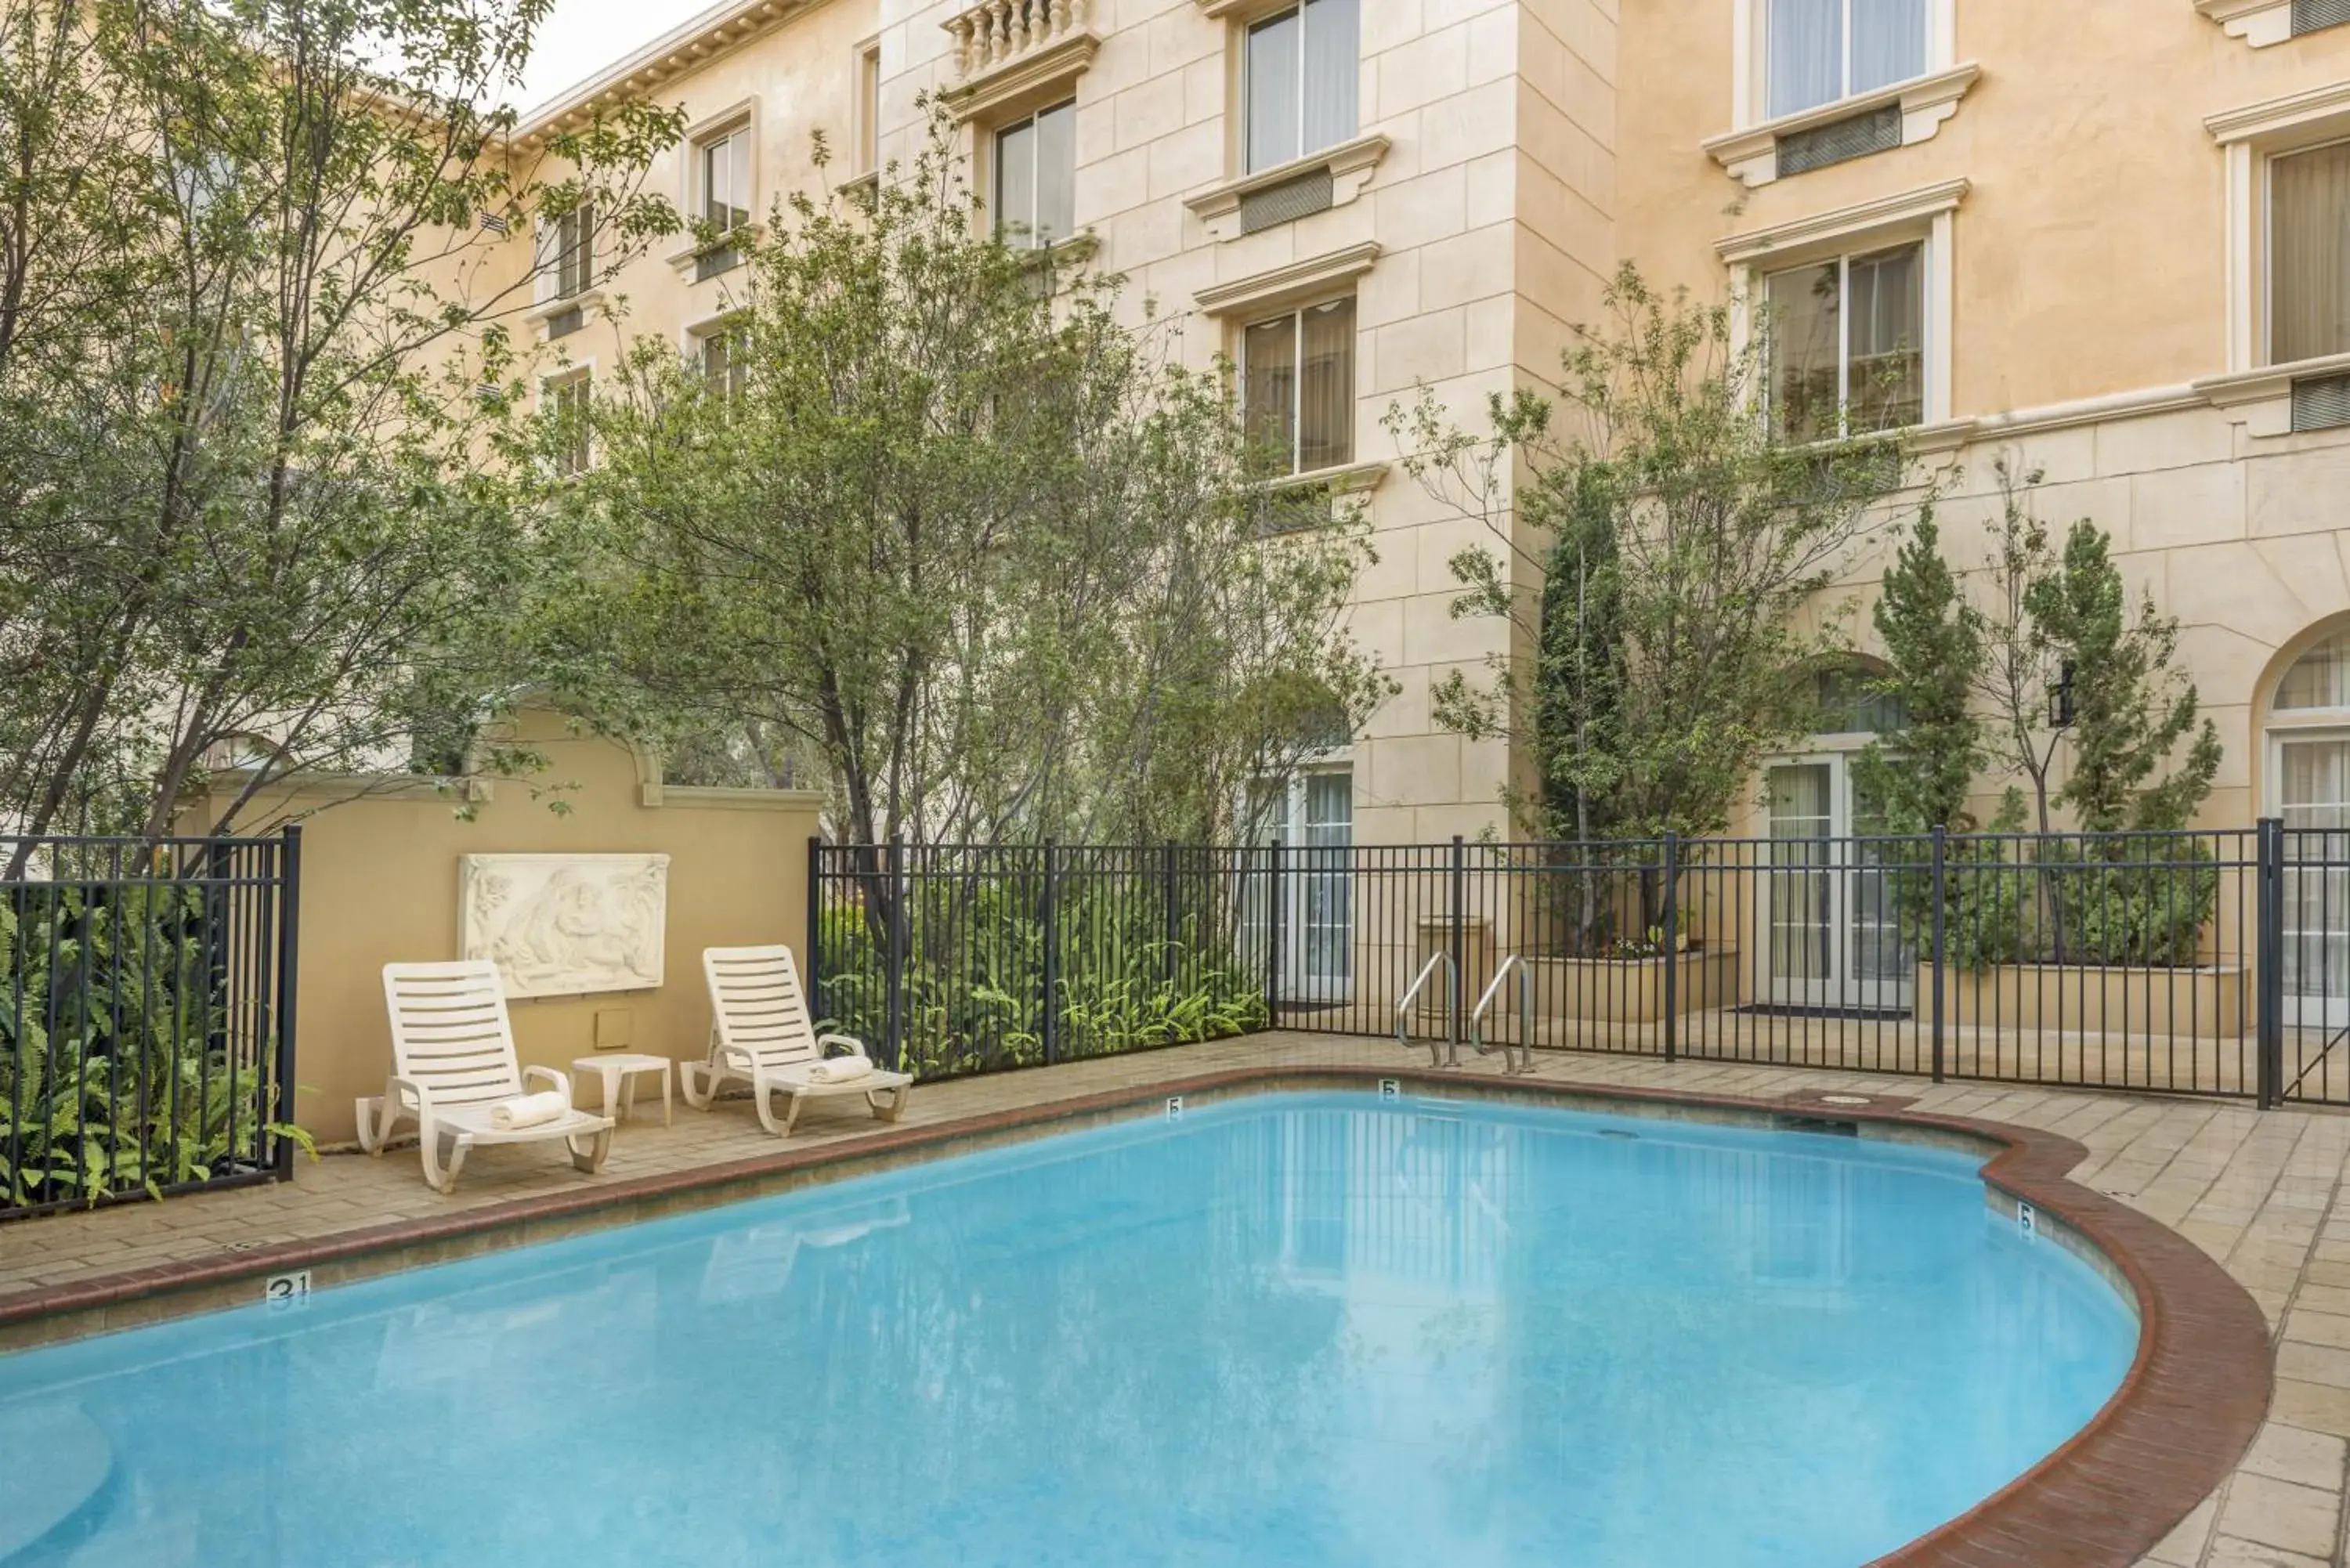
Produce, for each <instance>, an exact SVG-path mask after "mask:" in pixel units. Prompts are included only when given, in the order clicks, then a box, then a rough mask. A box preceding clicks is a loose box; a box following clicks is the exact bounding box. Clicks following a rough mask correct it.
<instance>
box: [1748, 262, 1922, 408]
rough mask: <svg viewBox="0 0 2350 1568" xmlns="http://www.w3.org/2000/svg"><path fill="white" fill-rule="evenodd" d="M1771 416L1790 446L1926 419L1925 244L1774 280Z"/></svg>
mask: <svg viewBox="0 0 2350 1568" xmlns="http://www.w3.org/2000/svg"><path fill="white" fill-rule="evenodd" d="M1763 298H1764V301H1765V304H1766V305H1767V306H1768V308H1769V312H1770V333H1771V379H1770V399H1771V406H1772V417H1773V422H1774V423H1776V425H1777V426H1778V428H1779V431H1780V432H1781V433H1782V434H1783V435H1785V436H1787V437H1789V438H1790V439H1793V440H1795V441H1825V440H1831V439H1834V438H1835V437H1838V436H1845V435H1860V434H1865V433H1867V432H1869V431H1889V430H1898V429H1899V428H1900V427H1902V426H1904V425H1914V424H1917V423H1918V422H1919V421H1922V420H1923V419H1924V418H1925V406H1926V376H1925V356H1924V353H1923V344H1924V340H1925V246H1924V245H1922V244H1905V245H1898V246H1896V247H1894V248H1892V249H1890V250H1882V251H1874V252H1871V253H1869V254H1865V255H1850V256H1837V257H1835V258H1834V259H1833V260H1829V261H1824V262H1814V263H1812V264H1810V265H1804V266H1799V267H1791V268H1789V269H1787V270H1786V271H1783V272H1774V273H1772V274H1770V275H1768V276H1767V277H1765V278H1764V280H1763Z"/></svg>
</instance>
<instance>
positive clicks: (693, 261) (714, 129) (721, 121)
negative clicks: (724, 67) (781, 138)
mask: <svg viewBox="0 0 2350 1568" xmlns="http://www.w3.org/2000/svg"><path fill="white" fill-rule="evenodd" d="M737 131H743V132H746V133H747V134H748V135H749V136H750V139H751V140H750V141H749V142H748V144H747V145H748V147H749V150H750V157H749V158H748V160H747V161H746V178H747V179H748V180H749V182H750V192H749V196H750V200H749V202H748V204H747V205H746V206H745V207H744V209H743V210H744V211H745V212H747V213H750V214H751V215H750V217H749V219H748V220H747V221H746V222H743V223H738V224H736V225H735V226H734V227H733V228H731V229H729V230H727V231H726V234H728V235H735V234H740V235H743V236H745V237H748V238H751V239H756V238H757V237H758V236H759V234H760V232H761V228H762V225H761V223H760V222H759V202H758V192H759V179H760V156H759V99H758V97H757V95H755V94H754V95H753V96H752V97H750V98H746V99H742V100H740V101H739V102H736V103H733V104H731V105H729V106H728V107H727V108H725V109H721V110H720V111H719V112H718V113H716V114H713V115H711V116H710V117H709V118H707V119H702V120H701V121H699V122H697V123H696V124H695V125H693V126H692V127H691V128H690V129H689V130H687V131H686V133H685V135H684V137H683V138H682V139H681V140H680V141H679V143H678V145H679V148H680V150H681V157H680V159H679V162H680V163H681V165H682V167H681V168H680V170H679V171H678V182H677V192H678V202H679V203H680V208H681V212H682V213H683V214H684V216H685V220H686V231H685V241H684V244H682V245H681V246H680V247H679V248H678V249H677V250H675V251H673V252H671V254H670V255H669V256H668V257H667V258H666V259H667V260H668V262H669V265H671V266H672V267H674V268H676V269H677V270H678V271H679V272H681V273H684V274H686V275H687V277H686V281H687V282H689V283H697V282H702V281H705V280H703V279H700V278H696V277H694V276H692V275H691V274H692V272H693V270H694V268H695V266H696V265H697V264H698V263H699V262H700V261H701V259H702V256H703V255H705V254H712V253H713V252H715V251H718V250H723V249H725V248H726V247H725V245H724V244H723V243H722V244H717V245H704V244H702V243H701V242H700V241H699V240H697V239H695V238H694V234H693V225H694V224H695V223H700V222H701V221H702V213H703V211H704V204H703V200H702V199H703V197H704V196H705V195H706V194H707V192H705V191H704V189H703V187H702V151H703V149H704V148H705V147H706V146H708V144H710V143H711V142H713V141H716V140H719V139H720V138H722V137H728V136H732V135H733V134H734V133H735V132H737ZM715 275H716V274H712V276H715Z"/></svg>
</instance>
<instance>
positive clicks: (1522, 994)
mask: <svg viewBox="0 0 2350 1568" xmlns="http://www.w3.org/2000/svg"><path fill="white" fill-rule="evenodd" d="M1513 974H1514V975H1515V976H1517V979H1518V1050H1517V1055H1516V1056H1515V1058H1514V1059H1513V1057H1512V1056H1511V1054H1510V1043H1509V1042H1508V1041H1507V1040H1503V1041H1502V1042H1500V1043H1499V1046H1498V1048H1499V1050H1500V1051H1501V1053H1502V1071H1503V1072H1504V1073H1507V1074H1510V1075H1513V1076H1514V1075H1521V1074H1525V1073H1531V1072H1533V1071H1534V971H1533V969H1531V968H1530V967H1528V966H1527V965H1526V964H1525V963H1524V962H1523V961H1522V960H1520V959H1519V957H1518V955H1517V954H1515V953H1512V954H1511V955H1510V956H1509V957H1507V958H1505V959H1503V961H1502V967H1501V968H1499V969H1497V970H1495V971H1493V978H1492V980H1491V981H1488V982H1487V983H1486V986H1485V994H1484V995H1482V996H1481V997H1479V998H1478V999H1477V1006H1476V1008H1475V1010H1474V1011H1472V1012H1471V1013H1470V1014H1469V1045H1470V1048H1471V1050H1473V1051H1475V1052H1476V1053H1477V1054H1479V1055H1480V1056H1490V1055H1492V1054H1493V1052H1494V1050H1495V1049H1496V1047H1495V1046H1493V1045H1488V1044H1485V1015H1486V1013H1488V1012H1491V1011H1492V1006H1493V1003H1494V1002H1496V1001H1497V1000H1498V999H1499V998H1500V997H1501V994H1502V985H1503V981H1507V980H1508V979H1509V978H1510V977H1511V976H1512V975H1513Z"/></svg>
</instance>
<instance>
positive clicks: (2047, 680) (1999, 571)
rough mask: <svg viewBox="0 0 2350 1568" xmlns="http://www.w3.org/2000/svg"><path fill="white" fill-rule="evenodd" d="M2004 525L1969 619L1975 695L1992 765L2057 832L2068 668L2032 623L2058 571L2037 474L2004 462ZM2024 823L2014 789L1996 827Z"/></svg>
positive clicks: (2044, 828)
mask: <svg viewBox="0 0 2350 1568" xmlns="http://www.w3.org/2000/svg"><path fill="white" fill-rule="evenodd" d="M1994 472H1996V475H1997V477H1998V481H1999V491H2000V520H1999V524H1998V527H1997V529H1996V531H1995V532H1994V533H1993V535H1992V539H1991V556H1990V558H1989V559H1988V560H1987V561H1986V562H1985V563H1984V566H1983V581H1984V588H1985V592H1984V596H1983V597H1984V598H1985V599H1986V600H1987V601H1988V603H1987V604H1978V605H1976V606H1975V607H1974V608H1973V610H1972V611H1971V614H1970V618H1971V619H1972V621H1973V623H1974V625H1975V628H1976V633H1977V641H1978V642H1979V643H1980V644H1981V648H1982V652H1983V657H1982V662H1981V665H1979V666H1978V667H1977V671H1976V685H1975V691H1976V694H1977V695H1978V696H1979V697H1980V698H1981V700H1982V701H1983V703H1984V704H1985V705H1986V706H1987V707H1988V708H1989V709H1990V711H1991V724H1990V741H1989V746H1988V753H1989V755H1990V757H1991V760H1992V761H1994V762H1996V763H1999V764H2001V765H2002V767H2003V768H2005V769H2006V770H2007V771H2008V772H2010V773H2011V774H2018V775H2021V776H2022V779H2023V780H2024V781H2025V783H2027V784H2030V785H2031V787H2032V816H2031V820H2032V822H2033V826H2035V827H2036V828H2037V829H2038V830H2039V831H2040V832H2042V833H2043V834H2045V833H2047V832H2049V831H2050V830H2051V827H2052V822H2051V817H2050V812H2049V807H2050V805H2051V803H2052V800H2053V797H2054V790H2053V787H2052V785H2053V780H2054V774H2055V767H2056V748H2057V742H2059V740H2061V739H2062V733H2061V732H2060V731H2059V730H2058V729H2057V727H2056V726H2055V725H2054V724H2052V723H2051V722H2049V720H2050V713H2049V703H2050V702H2051V701H2052V700H2053V699H2054V694H2055V692H2056V691H2057V690H2058V688H2059V685H2060V684H2061V682H2062V680H2063V679H2064V669H2063V664H2062V660H2061V659H2060V657H2059V655H2058V653H2057V651H2056V649H2054V647H2053V646H2052V645H2051V644H2050V642H2049V640H2048V638H2047V636H2046V633H2045V630H2044V628H2042V627H2041V626H2040V624H2039V623H2038V622H2037V621H2036V620H2035V619H2034V618H2033V615H2032V597H2033V591H2034V588H2035V587H2036V585H2038V584H2039V583H2041V582H2042V581H2043V580H2044V579H2045V578H2046V577H2047V576H2048V575H2049V573H2050V571H2051V570H2052V569H2053V567H2054V551H2053V548H2052V547H2051V545H2050V544H2049V540H2048V528H2047V525H2046V524H2043V523H2042V522H2041V521H2040V519H2039V518H2038V517H2036V516H2034V515H2033V511H2032V508H2031V505H2030V503H2029V501H2028V499H2027V493H2028V492H2029V491H2030V490H2031V488H2032V487H2033V485H2035V484H2037V483H2040V474H2039V472H2038V471H2036V470H2033V471H2029V472H2022V473H2018V472H2016V471H2015V470H2014V469H2013V468H2012V467H2011V466H2010V465H2009V463H2008V462H2007V460H2006V459H2005V458H2003V457H2002V458H2001V459H2000V460H1999V462H1998V463H1997V465H1996V468H1995V471H1994ZM2023 822H2024V797H2023V794H2022V790H2021V789H2019V788H2017V787H2015V786H2012V785H2011V786H2010V787H2009V789H2008V791H2007V794H2006V796H2005V798H2004V799H2003V800H2002V803H2001V806H2000V811H1999V815H1998V818H1997V820H1996V822H1995V823H1994V826H1997V827H1999V828H2001V829H2002V830H2003V831H2012V829H2014V828H2017V827H2020V826H2022V825H2023Z"/></svg>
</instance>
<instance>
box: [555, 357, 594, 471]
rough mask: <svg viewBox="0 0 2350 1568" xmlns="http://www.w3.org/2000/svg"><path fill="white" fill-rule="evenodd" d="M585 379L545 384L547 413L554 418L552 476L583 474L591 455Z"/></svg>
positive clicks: (586, 378) (582, 374) (573, 377)
mask: <svg viewBox="0 0 2350 1568" xmlns="http://www.w3.org/2000/svg"><path fill="white" fill-rule="evenodd" d="M587 407H588V376H587V372H586V371H584V370H583V371H581V372H580V373H579V374H578V375H577V376H570V377H567V378H566V379H563V380H560V381H549V382H547V383H546V408H547V412H549V413H550V414H552V415H554V416H555V431H556V452H555V472H557V473H584V472H587V464H588V460H589V458H590V456H591V455H592V454H591V452H590V451H589V448H588V444H587V438H588V433H589V432H588V417H587Z"/></svg>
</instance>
